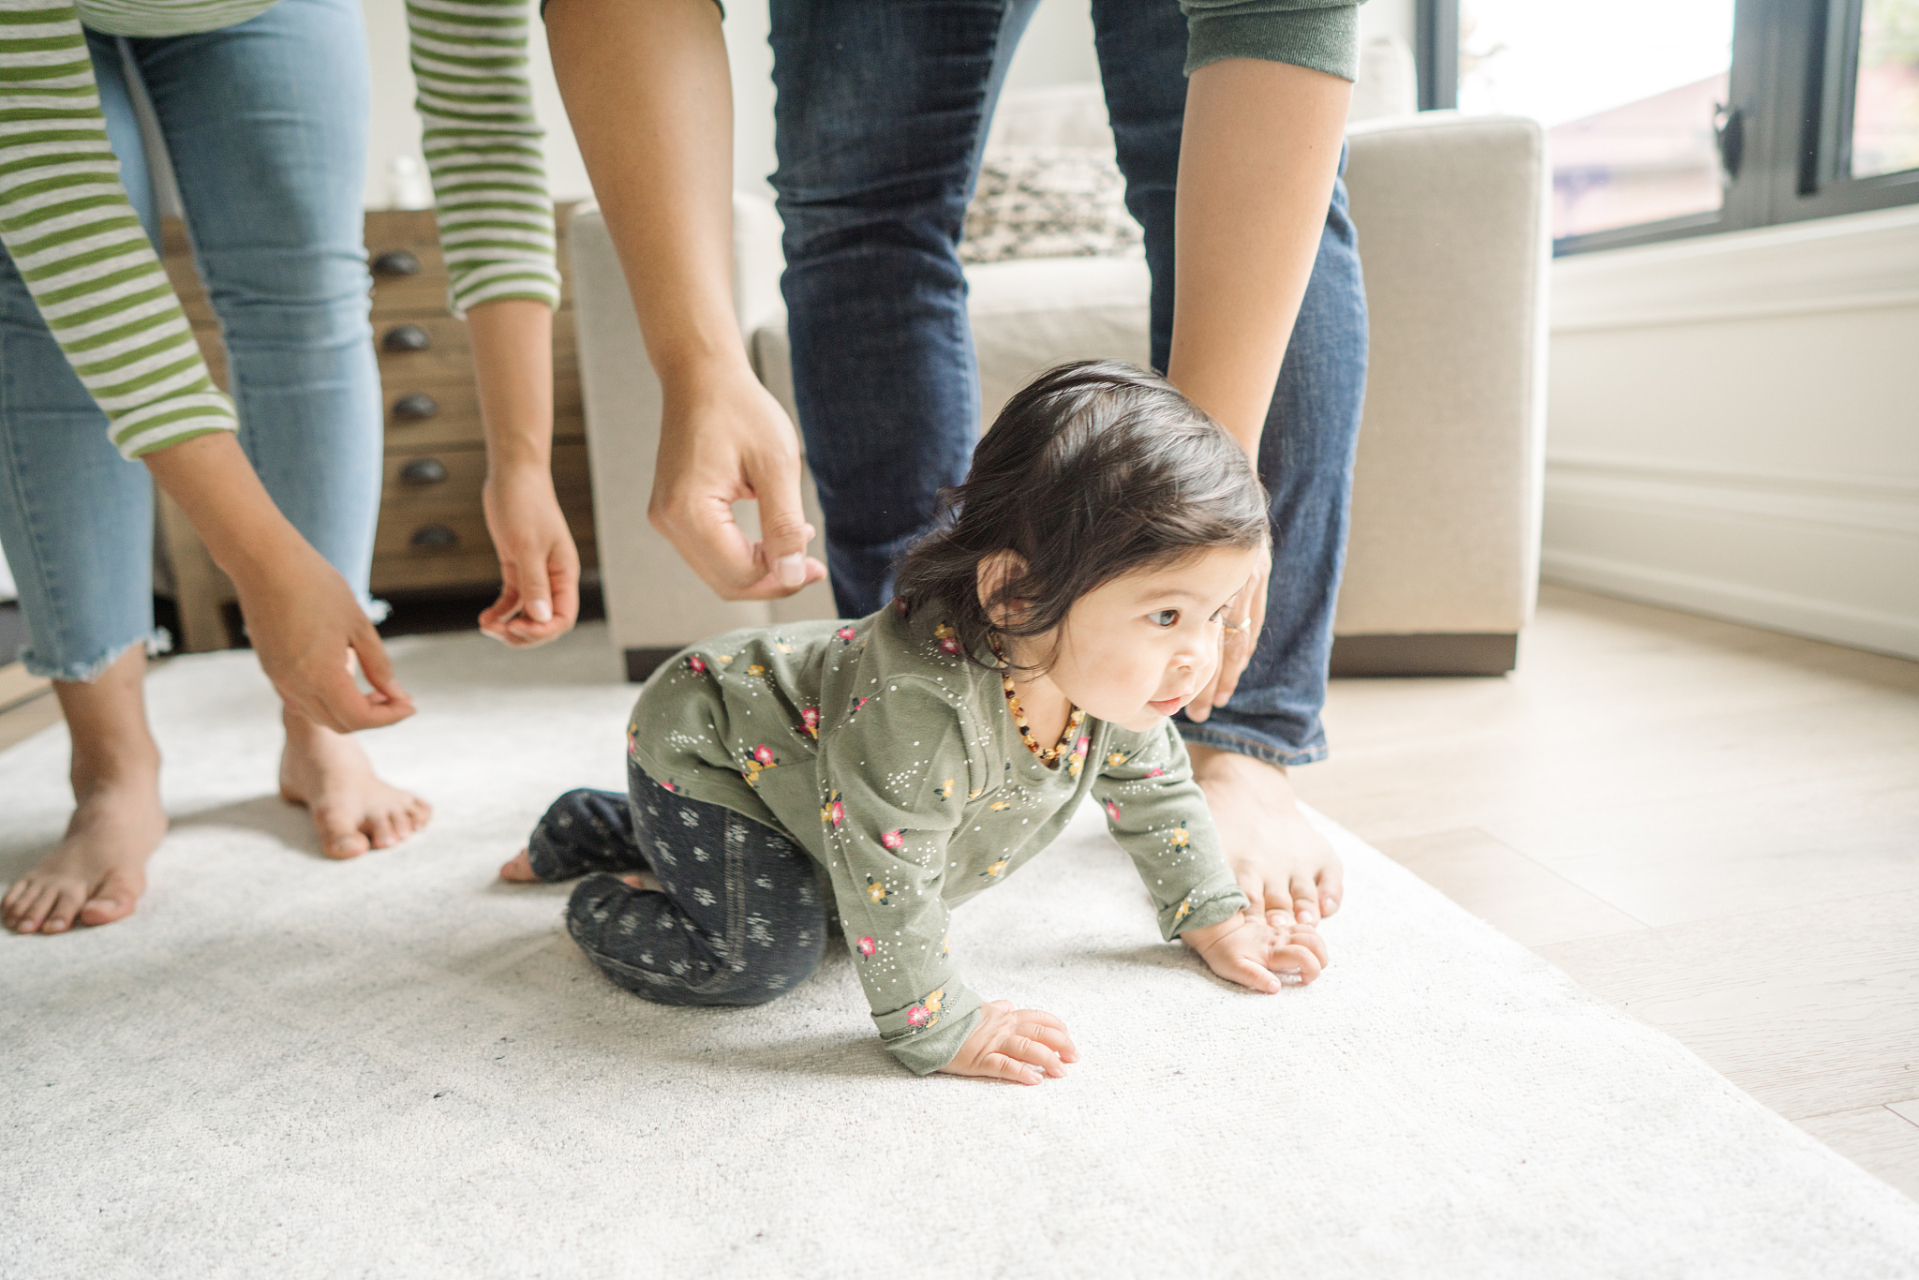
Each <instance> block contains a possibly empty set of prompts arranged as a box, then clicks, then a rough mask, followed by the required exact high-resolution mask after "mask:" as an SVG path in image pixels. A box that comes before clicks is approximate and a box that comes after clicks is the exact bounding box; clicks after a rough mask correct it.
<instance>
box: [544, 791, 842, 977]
mask: <svg viewBox="0 0 1919 1280" xmlns="http://www.w3.org/2000/svg"><path fill="white" fill-rule="evenodd" d="M627 787H628V794H627V795H621V794H620V793H619V792H617V791H592V790H588V789H585V788H581V789H580V790H577V791H569V792H567V793H566V794H565V795H563V796H561V797H560V798H559V799H558V800H555V801H554V802H553V805H552V807H551V808H549V809H548V810H547V811H546V815H545V816H544V817H542V818H541V819H540V821H539V825H537V826H535V827H534V828H533V834H532V835H531V836H530V837H528V839H527V842H526V844H527V857H528V860H529V861H530V862H531V863H532V865H533V873H534V874H535V875H537V876H539V877H540V879H542V880H550V881H558V880H571V879H572V878H573V877H575V876H582V875H583V876H585V877H586V878H585V879H584V880H582V881H580V883H579V886H578V887H577V888H575V889H574V890H573V896H572V898H571V899H570V900H569V901H568V903H567V908H566V927H567V932H569V933H571V934H572V935H573V940H574V941H575V942H577V943H579V944H580V949H581V950H582V951H584V952H586V954H587V956H588V958H590V959H591V960H592V961H593V963H594V964H596V965H598V966H599V967H600V969H601V970H602V971H603V972H604V973H605V974H606V976H607V977H609V978H611V979H612V980H613V981H614V982H616V983H618V984H619V985H620V986H622V987H625V988H626V989H627V990H629V991H632V992H634V993H636V994H638V995H641V996H644V997H646V998H647V999H648V1000H651V1001H654V1002H655V1003H657V1004H691V1005H749V1004H763V1003H765V1002H766V1001H768V1000H771V999H773V998H774V997H775V996H778V995H780V994H782V993H784V992H786V991H788V990H790V989H791V988H793V987H794V986H797V985H798V984H799V983H800V982H802V981H804V980H805V979H806V978H807V976H808V975H810V974H811V973H812V972H813V970H815V969H817V968H818V967H819V963H820V956H821V953H822V951H823V949H824V947H825V945H826V932H827V909H826V900H825V896H824V895H823V894H822V893H821V890H820V886H819V883H818V882H817V880H815V878H814V872H813V860H812V858H810V857H808V856H807V853H806V851H805V850H804V849H802V848H800V846H799V845H797V844H795V843H794V842H793V841H792V840H791V839H789V838H788V837H787V836H786V835H785V834H784V833H782V832H779V831H775V830H774V829H773V828H771V827H768V826H763V825H762V824H760V823H757V822H754V821H753V820H752V819H751V818H747V817H745V816H743V815H741V814H738V813H735V812H733V811H732V810H731V809H727V808H723V807H721V806H720V805H716V804H707V803H706V802H705V801H703V800H694V799H691V798H690V797H687V796H684V795H680V794H678V793H676V792H673V791H668V790H667V789H666V788H665V787H662V786H660V784H659V783H657V782H655V781H653V779H651V778H649V777H647V775H646V774H645V773H644V772H643V771H642V770H641V769H640V768H639V766H638V765H635V764H633V763H632V762H631V761H629V762H628V763H627ZM634 871H651V872H652V873H653V874H654V875H655V876H656V877H658V879H659V881H660V885H661V889H637V888H635V887H633V886H632V885H630V884H627V883H626V882H625V881H624V880H621V879H620V878H619V877H620V876H621V875H623V874H626V873H629V872H634ZM662 890H664V891H663V892H662Z"/></svg>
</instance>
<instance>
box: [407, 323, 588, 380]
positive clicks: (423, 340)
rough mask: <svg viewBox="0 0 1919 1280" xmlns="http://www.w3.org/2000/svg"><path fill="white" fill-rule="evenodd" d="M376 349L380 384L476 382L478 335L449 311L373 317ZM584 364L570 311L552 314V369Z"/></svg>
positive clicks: (569, 368)
mask: <svg viewBox="0 0 1919 1280" xmlns="http://www.w3.org/2000/svg"><path fill="white" fill-rule="evenodd" d="M373 349H374V350H375V351H376V352H378V353H379V357H380V385H381V386H383V387H385V388H387V390H388V391H389V392H397V391H399V390H402V389H405V388H408V387H411V386H416V385H417V386H428V385H431V384H433V383H447V382H464V383H468V384H469V385H470V384H471V383H472V381H473V339H472V336H471V333H470V331H469V330H468V329H467V325H466V321H464V320H455V319H454V318H453V317H452V316H449V315H438V316H410V317H393V316H382V315H380V314H379V313H377V312H376V313H375V314H374V316H373ZM578 367H579V340H578V338H577V337H576V336H575V332H574V327H573V313H572V312H571V311H556V312H554V314H553V368H554V369H555V370H556V371H558V372H560V373H561V374H562V375H564V374H565V373H567V372H569V371H572V370H575V369H577V368H578Z"/></svg>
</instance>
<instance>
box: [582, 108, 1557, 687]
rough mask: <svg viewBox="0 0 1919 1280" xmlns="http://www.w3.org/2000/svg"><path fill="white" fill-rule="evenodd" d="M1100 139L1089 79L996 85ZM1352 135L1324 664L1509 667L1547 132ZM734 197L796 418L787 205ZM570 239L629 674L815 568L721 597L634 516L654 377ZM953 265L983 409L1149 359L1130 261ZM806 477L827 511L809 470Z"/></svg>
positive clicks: (616, 638) (605, 574) (1537, 421)
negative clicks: (1076, 362) (1339, 436)
mask: <svg viewBox="0 0 1919 1280" xmlns="http://www.w3.org/2000/svg"><path fill="white" fill-rule="evenodd" d="M1101 138H1103V139H1104V145H1105V146H1106V147H1108V148H1110V147H1111V145H1112V144H1111V134H1110V132H1108V131H1107V128H1106V123H1105V114H1104V108H1103V106H1101V104H1100V101H1099V98H1098V95H1097V91H1096V90H1080V89H1070V90H1064V91H1062V90H1045V91H1038V92H1035V93H1028V94H1024V95H1021V94H1008V95H1006V97H1005V99H1004V100H1003V101H1002V103H1001V105H1000V109H999V117H998V120H997V122H996V124H995V127H994V133H993V137H992V138H991V139H989V142H988V147H989V150H990V148H991V147H992V146H994V145H996V144H997V143H1000V142H1014V141H1017V142H1019V143H1023V144H1025V143H1033V142H1036V141H1037V142H1040V143H1048V144H1051V143H1058V142H1060V141H1062V140H1065V141H1068V142H1079V141H1083V140H1086V139H1093V140H1098V139H1101ZM1349 143H1350V156H1349V160H1348V168H1347V175H1346V182H1347V186H1348V189H1349V192H1350V194H1351V203H1352V215H1353V219H1354V222H1355V223H1356V225H1357V227H1358V231H1359V241H1360V253H1361V257H1362V260H1363V264H1364V268H1365V272H1366V294H1367V303H1368V306H1369V309H1370V314H1371V321H1370V324H1371V342H1372V355H1371V367H1370V374H1369V379H1368V388H1367V399H1366V410H1365V416H1364V420H1363V425H1362V427H1361V430H1360V441H1359V462H1358V469H1357V472H1356V476H1355V479H1354V485H1353V522H1352V534H1351V539H1350V543H1349V549H1348V553H1347V565H1346V576H1345V580H1344V585H1343V586H1342V587H1341V590H1340V595H1339V604H1338V613H1337V620H1336V624H1335V632H1336V637H1337V638H1336V641H1335V645H1334V651H1333V667H1334V673H1335V674H1345V675H1372V674H1378V675H1387V674H1406V675H1414V674H1462V675H1463V674H1496V673H1500V672H1504V671H1507V670H1510V669H1511V668H1512V666H1513V662H1514V655H1515V652H1516V639H1517V635H1518V633H1519V630H1520V629H1521V628H1522V627H1523V626H1524V625H1525V624H1526V623H1527V621H1528V620H1529V619H1530V618H1531V616H1532V609H1533V603H1534V597H1535V588H1536V581H1537V576H1538V547H1539V510H1540V469H1541V458H1542V453H1543V448H1542V438H1541V437H1542V431H1543V424H1544V361H1545V352H1546V345H1545V322H1546V298H1545V290H1546V279H1547V274H1546V270H1545V267H1546V258H1547V253H1548V249H1549V243H1550V242H1549V240H1548V238H1547V231H1546V223H1545V210H1546V195H1547V188H1546V185H1545V166H1544V156H1543V139H1542V136H1541V134H1540V131H1539V129H1538V127H1537V126H1536V125H1534V124H1533V123H1532V122H1530V121H1524V120H1516V119H1505V118H1485V117H1477V118H1467V117H1461V116H1457V115H1454V114H1451V113H1427V114H1425V115H1420V116H1405V117H1398V118H1395V119H1390V120H1384V121H1375V122H1370V123H1367V124H1363V125H1358V126H1355V127H1353V128H1352V129H1351V130H1350V131H1349ZM734 214H735V228H734V264H735V278H736V284H735V299H734V301H735V308H736V312H737V315H738V318H739V323H740V332H741V334H742V336H743V337H744V338H745V340H746V342H747V346H748V350H749V351H750V353H751V354H752V358H753V361H754V366H755V370H756V372H757V373H758V374H759V377H760V380H761V381H762V382H763V383H765V385H766V386H767V387H768V389H770V390H771V391H772V392H773V394H774V395H775V396H776V397H777V398H779V400H780V401H781V403H782V404H784V405H785V406H786V407H787V410H788V412H789V413H791V412H792V411H793V382H792V370H791V364H790V359H789V354H788V347H787V341H786V313H785V308H784V306H783V305H782V303H781V301H780V294H779V273H780V269H781V256H780V247H779V234H780V227H779V219H778V216H777V214H776V213H775V212H774V210H773V207H772V205H771V204H770V203H769V202H768V201H766V200H765V199H763V198H761V197H759V196H756V195H749V194H740V195H737V196H736V197H735V200H734ZM572 253H573V264H574V279H575V281H576V282H577V286H576V287H577V291H578V301H577V304H576V305H577V310H578V323H579V341H580V367H581V377H582V388H583V391H584V395H585V401H586V426H587V443H588V448H589V452H590V456H591V465H592V471H593V493H594V510H595V513H596V517H595V518H596V521H597V523H598V540H599V551H600V565H601V575H602V582H603V584H604V588H605V592H606V601H607V616H608V620H609V623H610V630H611V632H612V639H613V643H614V644H615V645H616V646H617V647H619V648H620V649H621V650H622V651H623V652H624V653H625V655H626V659H627V671H628V674H629V675H630V676H632V677H633V678H636V679H637V678H642V677H643V676H644V675H645V674H646V672H648V671H650V670H651V669H652V667H653V666H654V665H655V664H657V663H658V662H659V661H660V660H661V659H662V658H664V657H665V656H666V655H667V654H669V653H671V652H672V651H673V650H675V649H677V648H679V647H680V646H682V645H684V644H688V643H690V642H692V641H694V640H696V639H698V638H700V637H702V636H705V635H708V634H711V633H713V632H716V631H721V630H725V629H727V628H729V627H736V626H747V625H757V624H766V623H771V622H777V621H782V620H786V619H800V618H815V617H830V616H832V614H833V602H832V596H831V594H830V592H829V591H828V590H827V589H826V588H825V586H824V585H823V584H821V585H817V586H814V587H810V588H808V589H807V590H806V591H803V592H801V593H800V594H799V595H797V596H795V597H792V598H791V599H788V600H783V601H777V602H772V603H750V604H741V603H728V602H724V601H721V600H719V599H717V598H716V597H715V596H714V595H713V593H712V592H711V591H709V590H708V589H707V588H706V586H705V585H704V584H703V583H701V582H700V580H699V579H698V578H697V577H696V576H695V575H694V574H693V572H692V571H691V570H690V569H688V568H687V567H686V566H685V564H684V563H683V562H682V561H681V560H680V558H679V557H678V555H677V554H675V553H674V551H673V549H672V547H671V546H670V545H669V544H668V543H667V542H666V541H665V540H664V539H663V538H661V537H660V536H659V535H658V534H656V533H655V532H654V531H653V529H652V527H651V526H650V525H649V524H648V523H647V520H646V505H647V498H648V495H649V493H650V492H651V489H652V484H653V459H654V453H655V450H656V448H657V445H658V440H659V415H660V389H659V383H658V381H657V379H656V378H655V377H654V375H653V372H652V369H651V367H650V366H649V365H648V363H647V360H646V355H645V350H644V348H643V346H642V345H641V341H640V333H639V327H638V324H637V322H636V320H635V319H634V315H633V308H632V304H631V300H630V299H629V297H628V295H627V292H626V288H625V284H624V279H623V277H622V276H621V274H620V269H619V265H618V262H617V260H616V259H615V256H614V253H613V246H612V243H611V240H610V238H609V237H608V235H607V232H606V228H605V224H604V223H603V222H602V221H601V219H600V217H599V215H598V213H597V211H595V210H593V209H592V208H590V207H587V208H583V209H581V210H580V211H579V212H577V213H576V214H575V215H574V220H573V233H572ZM967 279H968V283H969V285H970V287H971V294H970V298H969V303H968V305H969V310H970V313H971V318H972V326H973V337H974V342H975V345H976V347H977V350H978V354H979V371H980V390H981V409H982V414H983V416H984V418H985V420H986V421H989V422H990V421H991V419H992V417H993V415H995V414H996V413H997V412H998V410H999V408H1000V406H1001V405H1002V404H1004V403H1005V401H1006V399H1007V398H1008V397H1009V396H1011V394H1012V393H1013V391H1014V390H1015V389H1016V388H1018V387H1019V386H1020V385H1021V384H1022V383H1024V382H1025V381H1026V380H1027V379H1028V378H1030V377H1031V376H1032V375H1033V374H1034V373H1036V372H1038V371H1039V370H1041V369H1044V368H1046V367H1048V366H1050V365H1053V364H1057V363H1059V362H1061V361H1064V360H1071V359H1078V358H1083V357H1090V356H1112V357H1118V358H1120V359H1125V360H1131V361H1133V362H1135V363H1138V364H1142V365H1143V364H1145V363H1147V321H1146V299H1147V290H1148V279H1147V273H1146V265H1145V262H1144V261H1143V259H1141V258H1139V257H1138V256H1130V257H1118V258H1047V259H1035V260H1021V261H1007V262H995V263H989V264H982V265H976V266H972V267H969V268H968V269H967ZM806 496H807V501H808V503H809V504H810V511H811V513H812V517H811V518H812V519H813V523H814V524H815V525H816V526H818V525H821V524H823V521H822V520H821V519H820V518H819V516H818V514H817V512H818V507H817V501H816V500H815V499H814V497H813V494H812V489H811V482H810V480H809V481H808V483H807V495H806ZM741 515H742V518H743V519H750V516H751V512H750V509H748V508H742V510H741ZM815 554H819V549H818V548H815Z"/></svg>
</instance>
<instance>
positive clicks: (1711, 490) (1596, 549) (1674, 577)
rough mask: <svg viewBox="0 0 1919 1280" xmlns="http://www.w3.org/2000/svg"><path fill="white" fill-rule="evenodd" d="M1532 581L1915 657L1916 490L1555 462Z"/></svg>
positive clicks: (1841, 480)
mask: <svg viewBox="0 0 1919 1280" xmlns="http://www.w3.org/2000/svg"><path fill="white" fill-rule="evenodd" d="M1545 508H1546V516H1545V525H1546V536H1545V545H1544V548H1543V550H1542V554H1541V563H1540V570H1541V576H1542V577H1544V578H1546V579H1547V580H1549V581H1553V582H1559V583H1563V584H1565V585H1568V586H1582V587H1589V588H1592V589H1594V590H1598V591H1604V592H1608V593H1610V594H1614V595H1622V596H1629V597H1632V598H1634V599H1639V600H1645V601H1648V602H1650V603H1654V604H1662V605H1668V606H1671V607H1674V608H1679V609H1685V610H1689V611H1691V612H1695V613H1705V614H1712V615H1714V616H1718V617H1723V618H1729V619H1732V620H1734V621H1738V622H1746V623H1751V624H1754V625H1756V626H1761V627H1766V628H1769V629H1771V630H1776V631H1786V632H1791V633H1793V634H1795V635H1803V636H1810V637H1812V638H1814V639H1819V640H1828V641H1832V642H1834V643H1837V644H1844V645H1850V646H1852V647H1855V648H1862V649H1872V650H1876V651H1878V652H1881V653H1889V654H1896V655H1898V656H1900V657H1905V658H1915V659H1919V486H1913V485H1911V484H1909V483H1905V482H1902V481H1899V480H1885V481H1882V480H1867V479H1860V478H1854V477H1840V476H1830V475H1828V476H1809V475H1808V476H1792V475H1785V474H1780V473H1776V472H1761V471H1756V470H1750V469H1730V468H1728V469H1725V470H1719V469H1712V470H1707V469H1702V468H1698V467H1684V466H1667V465H1662V464H1659V463H1654V462H1649V461H1646V460H1641V459H1632V460H1627V459H1618V458H1606V457H1601V456H1596V455H1585V454H1581V455H1570V456H1568V455H1557V456H1554V457H1552V458H1550V459H1548V462H1547V466H1546V495H1545Z"/></svg>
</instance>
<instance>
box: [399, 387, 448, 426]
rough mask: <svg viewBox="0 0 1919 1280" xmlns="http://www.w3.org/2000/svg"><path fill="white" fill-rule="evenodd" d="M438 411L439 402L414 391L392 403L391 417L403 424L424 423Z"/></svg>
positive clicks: (423, 393) (425, 394) (422, 392)
mask: <svg viewBox="0 0 1919 1280" xmlns="http://www.w3.org/2000/svg"><path fill="white" fill-rule="evenodd" d="M439 411H440V402H439V401H438V400H435V399H434V398H433V397H432V396H430V395H428V394H427V393H426V392H424V391H415V392H413V393H412V394H410V395H404V396H401V397H400V398H399V399H398V400H395V401H394V402H393V416H394V417H396V418H399V419H401V420H402V421H405V422H424V421H425V420H426V419H428V418H431V417H432V416H433V415H434V414H436V413H438V412H439Z"/></svg>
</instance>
